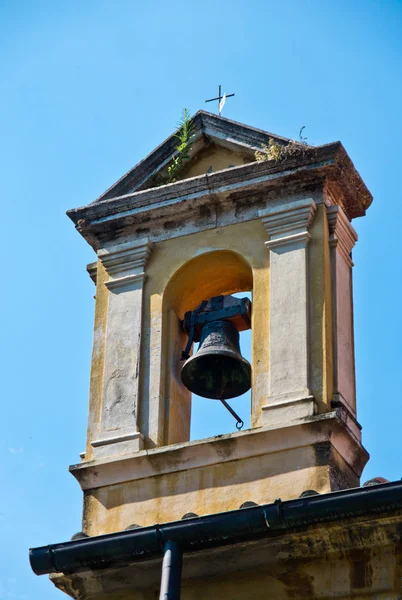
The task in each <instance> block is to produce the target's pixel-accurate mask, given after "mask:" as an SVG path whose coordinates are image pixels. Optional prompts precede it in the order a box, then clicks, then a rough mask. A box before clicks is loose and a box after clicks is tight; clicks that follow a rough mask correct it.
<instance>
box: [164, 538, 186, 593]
mask: <svg viewBox="0 0 402 600" xmlns="http://www.w3.org/2000/svg"><path fill="white" fill-rule="evenodd" d="M182 565H183V552H182V550H181V548H180V546H179V544H178V543H177V542H171V541H170V542H166V544H165V548H164V554H163V562H162V578H161V591H160V594H159V600H180V590H181V568H182Z"/></svg>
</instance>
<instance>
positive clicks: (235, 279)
mask: <svg viewBox="0 0 402 600" xmlns="http://www.w3.org/2000/svg"><path fill="white" fill-rule="evenodd" d="M252 289H253V274H252V270H251V267H250V265H249V264H248V262H247V261H246V260H245V259H244V258H243V257H242V256H241V255H240V254H238V253H236V252H232V251H229V250H218V251H212V252H206V253H203V254H201V255H199V256H196V257H195V258H192V259H190V260H189V261H188V262H187V263H186V264H185V265H183V266H182V267H181V268H180V269H179V270H178V271H177V272H176V273H175V274H174V275H173V277H172V278H171V280H170V281H169V283H168V285H167V286H166V289H165V292H164V297H163V337H164V343H163V347H164V348H165V351H166V352H165V357H166V358H165V364H164V398H165V436H164V437H165V443H166V444H173V443H178V442H183V441H188V440H190V439H200V438H204V437H209V436H211V435H217V434H221V433H227V432H229V431H234V430H235V421H234V419H233V417H232V416H231V415H230V414H229V413H227V411H226V409H225V408H224V406H223V405H222V404H221V403H220V402H219V401H215V400H207V399H205V398H198V397H196V396H194V397H193V398H192V397H191V393H190V392H189V391H188V390H187V389H186V388H185V387H184V385H183V384H182V382H181V377H180V372H181V368H182V366H183V363H182V362H181V361H180V357H181V352H182V350H183V349H184V348H185V346H186V343H187V335H186V334H185V333H184V332H183V330H182V328H181V320H182V319H183V317H184V314H185V312H186V311H189V310H194V309H195V308H196V307H197V306H199V305H200V303H201V302H202V301H203V300H209V299H210V298H212V297H214V296H218V295H227V294H233V295H236V296H238V297H244V296H248V297H249V298H250V299H251V294H252ZM244 292H248V294H247V293H246V294H245V293H244ZM240 343H241V351H242V354H243V355H244V356H245V358H246V359H247V360H249V362H250V363H251V332H250V331H245V332H242V334H241V340H240ZM192 400H193V401H194V418H192V416H191V412H192ZM231 404H233V407H237V408H238V411H239V412H241V415H240V416H241V418H242V419H243V421H244V422H245V427H248V426H249V423H250V412H251V394H250V392H248V393H247V394H245V395H244V396H241V397H239V398H237V399H232V400H231ZM235 410H236V408H235Z"/></svg>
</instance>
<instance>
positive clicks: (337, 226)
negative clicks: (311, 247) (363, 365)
mask: <svg viewBox="0 0 402 600" xmlns="http://www.w3.org/2000/svg"><path fill="white" fill-rule="evenodd" d="M327 217H328V227H329V234H330V238H329V244H330V251H331V279H332V321H333V331H334V337H333V356H334V402H335V404H336V405H337V404H338V405H339V404H342V405H344V406H346V408H348V409H349V410H350V411H351V412H352V415H353V416H354V417H356V384H355V360H354V332H353V286H352V266H353V262H352V258H351V251H352V248H353V246H354V245H355V243H356V241H357V233H356V231H355V230H354V229H353V227H352V225H351V224H350V222H349V220H348V218H347V216H346V215H345V213H344V212H343V210H342V208H341V207H340V206H330V207H329V208H328V209H327Z"/></svg>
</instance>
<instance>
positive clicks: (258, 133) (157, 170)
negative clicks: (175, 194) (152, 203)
mask: <svg viewBox="0 0 402 600" xmlns="http://www.w3.org/2000/svg"><path fill="white" fill-rule="evenodd" d="M192 122H193V137H192V141H191V149H190V158H189V159H188V160H187V161H186V163H185V165H184V166H183V169H182V170H181V171H180V173H179V174H178V176H177V180H182V179H187V178H191V177H196V176H197V175H205V174H206V173H214V172H216V171H221V170H223V169H229V168H232V167H237V166H241V165H244V164H248V163H251V162H253V161H255V151H256V150H258V149H260V148H261V145H262V144H267V143H268V140H269V138H273V139H274V140H276V141H278V142H279V143H282V144H283V143H288V142H289V139H288V138H284V137H281V136H278V135H275V134H272V133H269V132H268V131H263V130H261V129H256V128H254V127H250V126H248V125H243V124H241V123H237V122H235V121H231V120H230V119H225V118H224V117H218V116H217V115H214V114H211V113H208V112H205V111H202V110H200V111H198V112H197V113H196V114H195V115H194V117H193V119H192ZM175 134H176V132H173V133H172V135H171V136H170V137H168V138H167V139H166V140H165V141H164V142H162V144H160V146H158V147H157V148H155V150H153V151H152V152H151V153H150V154H149V155H148V156H147V157H146V158H144V160H142V161H141V162H139V163H138V164H137V165H136V166H135V167H133V169H131V170H130V171H129V172H128V173H126V174H125V175H124V176H123V177H122V178H121V179H120V180H119V181H117V182H116V183H115V184H114V185H113V186H112V187H110V188H109V189H108V190H107V191H106V192H105V193H104V194H102V196H100V197H99V198H98V199H97V200H96V202H99V201H101V200H107V199H110V198H116V197H119V196H123V195H125V194H131V193H133V192H136V191H140V190H146V189H149V188H152V187H157V186H160V185H163V184H164V183H166V182H167V181H166V177H167V170H168V167H169V165H171V164H172V159H173V157H174V156H175V154H176V146H177V143H178V141H177V137H176V135H175Z"/></svg>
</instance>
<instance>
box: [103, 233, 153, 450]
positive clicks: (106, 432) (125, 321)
mask: <svg viewBox="0 0 402 600" xmlns="http://www.w3.org/2000/svg"><path fill="white" fill-rule="evenodd" d="M151 249H152V246H151V243H150V242H149V240H148V239H140V240H136V241H135V242H130V243H125V244H119V245H115V246H110V247H108V248H103V249H101V250H99V252H98V257H99V259H100V260H101V262H102V264H103V266H104V267H105V269H106V271H107V273H108V274H109V279H108V281H106V282H105V286H106V287H107V289H108V290H109V302H108V314H107V327H106V340H105V359H104V370H103V394H102V409H101V419H100V426H99V431H98V435H97V436H96V439H93V440H91V446H92V449H93V451H92V456H93V458H94V459H97V458H103V457H106V456H114V455H119V454H126V453H128V452H135V451H138V450H141V449H142V447H143V435H142V433H141V432H140V430H139V425H138V412H139V373H140V367H139V363H140V344H141V330H142V302H143V284H144V280H145V266H146V263H147V260H148V258H149V255H150V253H151Z"/></svg>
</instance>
